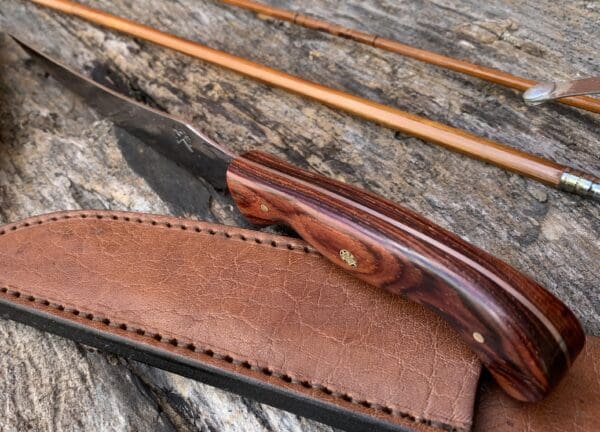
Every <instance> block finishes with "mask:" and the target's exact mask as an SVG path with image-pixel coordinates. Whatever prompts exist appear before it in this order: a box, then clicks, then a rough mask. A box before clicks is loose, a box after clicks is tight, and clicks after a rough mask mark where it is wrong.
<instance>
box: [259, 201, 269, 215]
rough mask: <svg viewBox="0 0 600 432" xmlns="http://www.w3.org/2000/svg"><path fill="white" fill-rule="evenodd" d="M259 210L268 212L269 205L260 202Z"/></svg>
mask: <svg viewBox="0 0 600 432" xmlns="http://www.w3.org/2000/svg"><path fill="white" fill-rule="evenodd" d="M260 210H261V211H262V212H264V213H266V212H268V211H269V207H267V205H266V204H265V203H262V204H261V205H260Z"/></svg>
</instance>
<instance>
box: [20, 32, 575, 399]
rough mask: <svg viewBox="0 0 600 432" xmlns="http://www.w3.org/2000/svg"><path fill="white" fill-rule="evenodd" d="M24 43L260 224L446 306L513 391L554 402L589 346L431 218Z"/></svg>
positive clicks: (569, 323) (555, 303)
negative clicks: (226, 142)
mask: <svg viewBox="0 0 600 432" xmlns="http://www.w3.org/2000/svg"><path fill="white" fill-rule="evenodd" d="M13 38H14V39H15V41H17V42H18V43H19V44H20V45H21V46H22V47H23V48H24V49H25V51H27V52H28V53H29V54H30V56H31V57H32V58H34V59H37V60H38V61H40V62H41V63H42V64H43V65H44V67H45V68H46V69H47V70H48V71H49V72H50V74H51V75H52V76H53V77H54V79H56V80H57V81H59V82H61V83H62V84H63V85H64V86H66V87H67V88H68V89H70V90H72V91H73V92H75V93H77V94H78V95H80V96H81V97H82V98H83V99H84V101H85V102H86V103H87V104H89V105H90V106H91V107H92V108H94V109H95V110H96V111H97V112H98V113H99V114H101V115H103V116H105V117H106V118H108V119H110V120H111V121H113V122H114V124H115V125H117V126H119V127H121V128H123V129H124V130H126V131H127V132H128V133H130V134H131V135H133V136H135V137H137V138H139V139H140V140H142V141H143V142H145V143H147V144H149V145H151V146H153V147H154V148H156V149H157V150H158V151H160V152H162V153H164V154H166V155H168V156H173V155H175V158H176V162H178V163H180V164H182V165H183V166H185V167H186V168H188V169H189V170H190V171H191V172H192V173H193V174H194V175H197V176H199V177H202V178H203V179H204V180H206V181H207V182H209V183H210V184H212V185H213V186H214V187H215V189H217V190H222V191H225V190H227V191H228V192H229V193H230V194H231V196H232V198H233V200H234V201H235V203H236V205H237V207H238V209H239V210H240V212H241V213H242V214H243V215H244V216H245V217H246V218H247V219H249V220H250V221H251V222H253V223H254V224H256V225H272V224H283V225H287V226H289V227H290V228H292V229H294V230H295V231H296V232H297V233H298V234H299V235H300V236H301V237H302V238H303V239H304V240H305V241H307V242H308V243H309V244H311V245H312V246H313V247H315V248H316V249H317V250H318V251H319V252H320V253H321V254H322V255H323V256H325V257H326V258H328V259H329V260H330V261H331V262H333V263H334V264H336V265H337V266H339V267H341V268H342V269H344V270H345V271H347V272H349V273H351V274H352V275H354V276H356V277H358V278H360V279H362V280H364V281H366V282H368V283H370V284H372V285H374V286H377V287H380V288H382V289H385V290H387V291H389V292H391V293H393V294H398V295H401V296H403V297H405V298H407V299H409V300H412V301H416V302H418V303H420V304H422V305H424V306H426V307H429V308H430V309H432V310H433V311H435V312H436V313H437V314H438V315H440V316H441V317H442V318H444V319H445V320H446V321H447V322H448V323H449V324H450V325H451V326H452V327H453V328H454V329H455V330H456V331H457V332H458V334H459V335H460V336H461V337H462V339H463V340H464V341H465V343H467V344H468V345H469V346H470V348H471V349H472V350H473V351H474V352H475V353H476V355H477V356H478V357H479V359H480V360H481V361H482V363H483V364H484V365H485V366H486V367H487V368H488V370H489V371H490V372H491V374H492V376H493V377H494V378H495V379H496V381H497V382H498V383H499V384H500V386H501V387H502V388H503V389H504V390H505V391H507V392H508V393H509V394H510V395H511V396H513V397H515V398H517V399H520V400H527V401H535V400H539V399H541V398H543V397H544V396H546V395H547V394H548V393H549V392H550V391H551V390H552V388H554V387H555V386H556V384H557V383H558V382H559V381H560V379H561V378H562V376H563V375H564V374H565V372H566V371H567V370H568V368H569V366H570V365H571V363H572V362H573V360H574V359H575V358H576V356H577V355H578V353H579V352H580V351H581V349H582V347H583V343H584V334H583V330H582V328H581V325H580V324H579V322H578V320H577V318H576V317H575V316H574V315H573V313H572V312H571V311H570V310H569V309H568V308H567V307H566V306H565V305H564V304H563V303H562V302H561V301H560V300H559V299H557V298H556V297H555V296H553V295H552V294H551V293H550V292H548V291H547V290H545V289H544V288H542V287H541V286H540V285H539V284H537V283H536V282H535V281H533V280H532V279H530V278H529V277H527V276H525V275H523V274H522V273H520V272H518V271H517V270H516V269H514V268H512V267H511V266H509V265H508V264H506V263H504V262H503V261H501V260H500V259H498V258H495V257H493V256H492V255H490V254H488V253H486V252H484V251H483V250H481V249H479V248H477V247H475V246H473V245H471V244H469V243H467V242H466V241H464V240H462V239H461V238H459V237H458V236H456V235H454V234H452V233H450V232H448V231H447V230H445V229H443V228H441V227H438V226H436V225H435V224H433V223H432V222H431V221H429V220H427V219H426V218H424V217H422V216H420V215H418V214H416V213H414V212H412V211H410V210H407V209H404V208H402V207H400V206H398V205H397V204H395V203H393V202H391V201H388V200H385V199H383V198H381V197H378V196H377V195H374V194H372V193H369V192H367V191H364V190H360V189H358V188H355V187H353V186H350V185H347V184H345V183H342V182H338V181H335V180H332V179H329V178H326V177H324V176H322V175H319V174H316V173H312V172H308V171H304V170H301V169H299V168H296V167H294V166H292V165H290V164H289V163H287V162H285V161H283V160H281V159H278V158H277V157H275V156H272V155H269V154H267V153H263V152H260V151H250V152H248V153H245V154H242V155H236V154H234V153H233V152H232V151H230V150H228V149H227V148H226V147H224V146H222V145H220V144H218V143H216V142H215V141H213V140H212V139H210V138H209V137H207V136H206V135H204V134H203V133H202V132H200V131H199V130H198V129H197V128H195V127H194V126H192V125H190V124H189V123H188V122H186V121H185V120H182V119H179V118H177V117H175V116H172V115H169V114H167V113H165V112H162V111H159V110H156V109H153V108H150V107H148V106H146V105H143V104H141V103H139V102H136V101H135V100H132V99H130V98H128V97H126V96H124V95H122V94H120V93H118V92H116V91H114V90H111V89H109V88H108V87H106V86H103V85H101V84H99V83H97V82H95V81H93V80H91V79H89V78H87V77H85V76H84V75H82V74H80V73H78V72H76V71H75V70H73V69H71V68H69V67H67V66H65V65H63V64H61V63H60V62H58V61H56V60H53V59H52V58H50V57H49V56H46V55H44V54H43V53H42V52H41V51H40V50H39V49H36V48H34V47H33V46H31V45H28V44H26V43H25V42H23V41H21V40H19V39H18V38H15V37H14V36H13ZM175 150H177V151H175ZM390 331H394V329H390Z"/></svg>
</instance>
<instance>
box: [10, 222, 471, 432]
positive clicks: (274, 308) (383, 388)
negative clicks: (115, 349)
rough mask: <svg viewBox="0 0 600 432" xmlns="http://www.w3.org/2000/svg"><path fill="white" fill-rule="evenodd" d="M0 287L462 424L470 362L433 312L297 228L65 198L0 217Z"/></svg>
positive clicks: (277, 378) (318, 387) (355, 396)
mask: <svg viewBox="0 0 600 432" xmlns="http://www.w3.org/2000/svg"><path fill="white" fill-rule="evenodd" d="M0 300H2V301H4V302H10V303H11V304H15V305H18V306H20V307H26V308H28V309H35V310H38V311H41V312H44V313H46V314H49V315H51V316H55V317H57V318H60V319H63V320H68V321H71V322H76V323H78V324H79V325H83V326H87V327H91V328H94V329H95V330H97V331H99V332H102V334H106V333H111V334H114V335H117V336H120V337H124V338H127V339H130V340H132V341H135V342H136V343H138V344H141V345H143V346H147V347H149V348H152V349H154V350H156V349H158V350H160V351H161V352H164V351H167V352H171V353H174V354H177V355H179V356H185V357H186V358H189V359H191V360H193V361H195V362H200V363H201V364H203V365H207V366H210V367H212V368H217V369H218V370H224V371H228V372H232V373H235V374H238V375H243V376H245V377H247V378H250V379H253V380H257V381H260V382H262V383H265V384H267V385H270V386H275V387H277V388H279V389H281V390H282V391H285V392H291V393H293V394H298V395H300V396H301V397H305V398H310V399H312V400H319V401H322V402H324V403H326V404H330V405H331V404H333V405H335V406H337V407H340V408H341V409H344V410H348V411H352V412H355V413H360V414H363V415H365V414H366V415H368V416H372V417H374V418H377V419H380V420H383V421H384V422H387V423H389V424H391V425H397V426H398V427H408V428H411V429H416V430H432V429H433V428H436V427H441V428H444V429H455V430H468V429H469V428H470V427H471V425H472V413H473V405H474V400H475V394H476V388H477V382H478V378H479V374H480V365H479V363H478V361H477V359H476V358H475V357H474V355H473V354H472V353H471V352H470V351H469V350H468V348H467V347H466V346H465V345H464V344H463V342H462V341H461V340H460V339H459V338H458V336H457V335H456V334H454V332H453V331H452V330H451V329H450V328H449V326H448V325H447V324H446V323H445V322H443V321H442V320H441V319H439V318H438V317H437V316H436V315H434V314H433V313H431V312H429V311H428V310H425V309H423V308H422V307H421V306H419V305H416V304H414V303H411V302H407V301H404V300H402V299H401V298H399V297H397V296H394V295H391V294H388V293H386V292H384V291H382V290H379V289H376V288H373V287H370V286H368V285H366V284H364V283H363V282H360V281H358V280H357V279H354V278H352V277H351V276H349V275H347V274H345V273H344V272H343V271H342V270H340V269H338V268H336V267H334V266H333V265H332V264H330V263H329V262H328V261H327V260H325V259H324V258H322V257H321V256H320V255H319V254H318V253H317V252H316V251H315V250H314V249H312V248H310V247H309V246H307V245H306V244H305V243H304V242H302V241H300V240H295V239H290V238H286V237H280V236H274V235H270V234H265V233H260V232H254V231H248V230H242V229H238V228H234V227H224V226H219V225H213V224H208V223H204V222H198V221H190V220H181V219H176V218H170V217H164V216H153V215H142V214H134V213H123V212H106V211H76V212H62V213H55V214H51V215H45V216H39V217H33V218H30V219H27V220H25V221H21V222H19V223H16V224H12V225H6V226H4V227H0Z"/></svg>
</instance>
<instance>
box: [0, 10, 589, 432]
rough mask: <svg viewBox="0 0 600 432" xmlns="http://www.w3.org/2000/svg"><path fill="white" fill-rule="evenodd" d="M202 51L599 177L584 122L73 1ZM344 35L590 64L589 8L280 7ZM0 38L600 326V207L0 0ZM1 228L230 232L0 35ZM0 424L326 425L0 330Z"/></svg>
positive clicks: (298, 45)
mask: <svg viewBox="0 0 600 432" xmlns="http://www.w3.org/2000/svg"><path fill="white" fill-rule="evenodd" d="M85 3H87V4H89V5H92V6H95V7H99V8H102V9H105V10H108V11H110V12H113V13H116V14H119V15H123V16H126V17H129V18H134V19H136V20H139V21H142V22H144V23H147V24H150V25H153V26H156V27H158V28H161V29H163V30H167V31H170V32H174V33H177V34H179V35H181V36H184V37H188V38H191V39H194V40H197V41H200V42H204V43H206V44H208V45H210V46H212V47H216V48H220V49H223V50H226V51H229V52H232V53H235V54H239V55H242V56H246V57H248V58H251V59H253V60H256V61H259V62H262V63H265V64H268V65H272V66H275V67H278V68H281V69H283V70H285V71H288V72H292V73H295V74H298V75H301V76H303V77H306V78H309V79H312V80H315V81H319V82H322V83H325V84H327V85H330V86H333V87H337V88H340V89H345V90H348V91H350V92H353V93H356V94H360V95H362V96H366V97H369V98H372V99H375V100H378V101H380V102H384V103H387V104H391V105H395V106H398V107H400V108H402V109H405V110H408V111H411V112H414V113H418V114H421V115H425V116H427V117H430V118H432V119H435V120H438V121H441V122H445V123H448V124H451V125H453V126H458V127H462V128H465V129H467V130H470V131H472V132H476V133H479V134H482V135H485V136H488V137H491V138H494V139H496V140H499V141H502V142H505V143H508V144H510V145H513V146H515V147H518V148H523V149H526V150H528V151H531V152H534V153H537V154H541V155H544V156H547V157H550V158H553V159H555V160H557V161H561V162H567V163H569V164H571V165H572V166H575V167H579V168H586V169H588V170H589V171H591V172H593V173H594V174H596V175H599V174H600V154H599V152H598V138H599V137H600V127H599V125H600V117H598V116H594V115H592V114H585V113H583V112H582V111H578V110H576V109H571V108H567V107H559V106H556V105H550V106H544V107H536V108H528V107H525V106H524V105H523V104H522V103H521V101H520V99H519V96H518V95H517V93H516V92H513V91H509V90H504V89H501V88H499V87H496V86H493V85H490V84H487V83H484V82H482V81H478V80H476V79H471V78H466V77H462V76H458V75H456V74H454V73H451V72H446V71H443V70H440V69H437V68H434V67H431V66H427V65H424V64H421V63H418V62H415V61H412V60H407V59H404V58H402V57H399V56H397V55H394V54H391V53H386V52H383V51H380V50H377V49H373V48H369V47H366V46H363V45H359V44H356V43H354V42H351V41H347V40H343V39H338V38H334V37H331V36H328V35H324V34H320V33H317V32H314V31H310V30H306V29H302V28H299V27H296V26H293V25H289V24H282V23H279V22H275V21H272V20H261V19H258V18H257V17H255V16H254V15H253V14H251V13H247V12H244V11H240V10H236V9H233V8H230V7H225V6H222V5H220V4H218V3H217V2H213V1H210V0H202V1H198V0H179V1H173V2H172V1H160V0H138V1H135V2H129V1H125V0H119V1H109V0H98V1H86V2H85ZM271 4H274V5H279V6H284V7H288V8H292V9H294V8H296V9H298V10H303V11H305V12H308V13H310V14H313V15H316V16H319V17H322V18H325V19H329V20H332V21H335V22H338V23H340V24H344V25H347V26H350V27H356V28H360V29H363V30H367V31H371V32H376V33H378V34H381V35H383V36H386V37H391V38H396V39H399V40H401V41H404V42H409V43H413V44H415V45H418V46H420V47H423V48H428V49H432V50H437V51H440V52H443V53H445V54H450V55H454V56H458V57H461V58H467V59H471V60H473V61H477V62H480V63H484V64H487V65H491V66H495V67H499V68H502V69H505V70H507V71H510V72H513V73H516V74H522V75H526V76H529V77H531V78H536V79H551V78H556V79H563V78H572V77H583V76H588V75H593V74H596V75H597V74H598V73H600V67H599V63H598V52H600V37H599V36H600V28H599V27H598V22H600V4H598V3H597V2H591V1H590V2H559V3H556V2H553V1H550V0H544V1H538V2H510V1H507V0H505V1H495V2H477V1H473V0H469V1H443V2H441V1H418V2H414V1H395V0H394V1H392V0H370V1H358V0H352V1H345V2H340V1H335V0H324V1H323V0H319V1H317V0H311V1H300V0H285V1H283V0H281V1H279V0H278V1H272V2H271ZM0 29H2V30H5V31H10V32H13V33H15V34H18V35H20V36H21V37H23V38H25V39H26V40H28V41H30V42H32V43H35V44H37V45H38V46H39V47H41V48H43V49H44V51H45V52H47V53H50V54H52V55H54V56H56V57H57V58H60V59H62V60H63V61H65V62H66V63H69V64H71V65H73V66H74V67H76V68H78V69H80V70H83V71H86V72H87V73H90V72H91V71H92V70H93V69H94V68H98V67H102V68H109V69H110V70H111V71H113V72H114V74H115V75H116V76H119V77H121V78H123V79H124V80H125V81H126V82H128V84H129V86H130V87H131V89H132V91H133V92H135V93H136V94H137V96H138V97H141V98H145V99H146V100H151V101H153V102H154V103H156V104H157V105H158V106H160V107H162V108H164V109H166V110H168V111H169V112H172V113H176V114H179V115H181V116H183V117H185V118H188V119H190V120H192V121H193V122H194V123H195V124H196V125H197V126H199V127H200V128H201V129H204V130H205V131H206V132H207V133H208V134H209V135H211V136H213V137H214V138H216V139H218V140H220V141H222V142H224V143H226V144H227V145H229V146H231V147H232V148H234V149H235V150H238V151H241V150H245V149H251V148H253V149H261V150H265V151H270V152H274V153H276V154H278V155H280V156H282V157H284V158H286V159H287V160H289V161H291V162H293V163H295V164H297V165H299V166H301V167H304V168H310V169H313V170H316V171H320V172H321V173H324V174H327V175H330V176H333V177H335V178H338V179H343V180H346V181H348V182H351V183H354V184H357V185H360V186H363V187H365V188H368V189H370V190H372V191H374V192H377V193H379V194H381V195H383V196H385V197H387V198H390V199H392V200H395V201H397V202H399V203H402V204H403V205H405V206H407V207H409V208H411V209H413V210H416V211H418V212H420V213H423V214H425V215H427V216H428V217H430V218H431V219H432V220H434V221H435V222H437V223H438V224H440V225H442V226H444V227H446V228H449V229H451V230H453V231H454V232H456V233H458V234H459V235H461V236H463V237H464V238H466V239H468V240H469V241H471V242H473V243H475V244H476V245H478V246H480V247H482V248H484V249H486V250H488V251H489V252H491V253H493V254H495V255H497V256H499V257H501V258H503V259H505V260H506V261H508V262H509V263H511V264H513V265H514V266H516V267H517V268H518V269H520V270H522V271H524V272H526V273H528V274H531V275H533V276H534V277H535V278H536V279H537V280H538V281H540V282H541V283H542V284H543V285H545V286H546V287H547V288H548V289H550V290H551V291H553V292H554V293H556V294H557V295H558V296H559V297H560V298H561V299H563V300H564V301H565V302H566V303H567V304H568V305H569V306H570V307H572V308H573V309H574V311H575V312H576V314H577V315H578V316H579V317H580V318H581V320H582V322H583V324H584V326H585V328H586V330H587V331H588V332H589V333H593V334H597V335H599V334H600V268H599V267H600V266H599V264H598V263H599V262H600V239H599V232H600V223H599V219H600V218H599V216H600V206H599V205H598V204H597V203H592V202H590V201H586V200H583V199H579V198H577V197H574V196H571V195H568V194H565V193H561V192H558V191H555V190H552V189H550V188H547V187H545V186H542V185H540V184H537V183H535V182H533V181H529V180H526V179H524V178H522V177H520V176H517V175H513V174H509V173H506V172H504V171H502V170H500V169H498V168H495V167H491V166H488V165H485V164H482V163H480V162H476V161H472V160H469V159H467V158H465V157H462V156H460V155H456V154H453V153H450V152H448V151H446V150H443V149H440V148H438V147H435V146H432V145H429V144H425V143H423V142H422V141H420V140H417V139H414V138H410V137H406V136H404V135H402V134H397V133H394V132H393V131H391V130H388V129H386V128H382V127H379V126H377V125H375V124H372V123H368V122H365V121H362V120H358V119H356V118H353V117H352V116H349V115H346V114H342V113H339V112H335V111H333V110H331V109H329V108H326V107H324V106H321V105H319V104H316V103H312V102H308V101H306V100H304V99H302V98H300V97H296V96H292V95H290V94H287V93H285V92H283V91H280V90H274V89H271V88H269V87H267V86H265V85H262V84H258V83H256V82H253V81H250V80H247V79H244V78H241V77H240V76H238V75H236V74H234V73H230V72H225V71H223V70H221V69H218V68H215V67H212V66H209V65H206V64H204V63H201V62H199V61H196V60H192V59H190V58H187V57H185V56H183V55H180V54H176V53H173V52H169V51H167V50H164V49H161V48H158V47H155V46H152V45H150V44H147V43H143V42H140V41H136V40H132V39H130V38H128V37H125V36H122V35H119V34H116V33H112V32H107V31H105V30H103V29H100V28H97V27H94V26H91V25H89V24H87V23H84V22H82V21H79V20H77V19H72V18H68V17H64V16H60V15H58V14H56V13H52V12H48V11H45V10H41V9H39V8H37V7H34V6H33V5H31V4H29V3H28V2H27V1H25V0H4V1H2V2H1V4H0ZM0 98H1V99H0V222H9V221H14V220H17V219H20V218H24V217H27V216H30V215H34V214H38V213H43V212H48V211H52V210H59V209H76V208H109V209H115V210H136V211H145V212H156V213H169V214H175V215H183V216H188V217H193V218H201V219H208V220H217V221H221V222H224V223H229V224H239V223H241V222H240V220H239V219H238V218H237V217H235V216H234V214H235V213H234V212H233V210H232V209H231V208H229V207H228V206H227V205H224V204H222V203H223V200H222V199H220V197H213V198H218V199H212V198H211V197H210V195H209V193H208V192H207V191H206V189H205V188H204V187H203V186H202V183H201V182H200V181H199V180H197V179H195V178H193V177H191V176H190V175H188V174H187V173H185V172H184V171H182V170H181V169H180V168H179V167H177V166H175V165H173V164H171V163H170V162H169V161H167V160H165V159H164V158H162V157H160V156H158V155H156V154H155V153H154V152H153V151H151V150H149V149H148V148H146V147H144V146H143V144H141V143H132V142H130V141H126V140H119V139H118V138H117V137H116V135H115V133H114V131H113V129H112V127H111V125H110V124H109V123H108V122H106V121H102V119H100V118H98V117H97V116H96V115H95V114H94V113H93V112H92V111H91V110H90V109H88V108H87V107H86V106H85V105H84V104H83V103H82V102H81V101H79V100H78V99H77V98H75V97H74V96H72V95H71V94H69V93H68V92H65V91H64V89H62V88H61V87H60V86H59V85H58V84H56V83H55V82H54V81H52V80H51V79H49V78H47V77H45V76H44V72H43V71H42V70H41V69H40V68H39V67H37V66H36V65H35V64H32V63H31V62H29V61H27V56H26V55H25V54H24V53H23V52H22V51H21V50H20V49H19V48H18V47H17V46H16V45H15V44H14V43H13V42H12V41H11V40H9V39H8V38H7V37H0ZM0 334H1V337H0V430H2V431H5V430H6V431H13V430H14V431H17V430H26V429H31V430H42V431H46V430H47V431H50V430H118V431H121V430H182V431H184V430H185V431H187V430H219V431H237V430H246V431H255V430H305V431H316V430H330V428H328V427H326V426H323V425H320V424H318V423H315V422H311V421H308V420H305V419H300V418H298V417H296V416H294V415H291V414H289V413H285V412H283V411H279V410H276V409H273V408H270V407H267V406H263V405H260V404H257V403H255V402H253V401H249V400H245V399H242V398H240V397H237V396H235V395H232V394H229V393H226V392H223V391H220V390H216V389H213V388H211V387H208V386H205V385H202V384H199V383H196V382H194V381H191V380H188V379H184V378H181V377H178V376H176V375H173V374H169V373H165V372H162V371H160V370H156V369H152V368H149V367H146V366H143V365H140V364H137V363H133V362H128V361H126V360H123V359H118V358H116V357H114V356H110V355H106V354H102V353H97V352H94V351H90V350H88V349H85V348H82V347H81V346H78V345H77V344H75V343H72V342H70V341H67V340H65V339H61V338H59V337H55V336H52V335H49V334H45V333H42V332H39V331H36V330H33V329H31V328H28V327H26V326H22V325H17V324H15V323H13V322H10V321H0Z"/></svg>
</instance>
